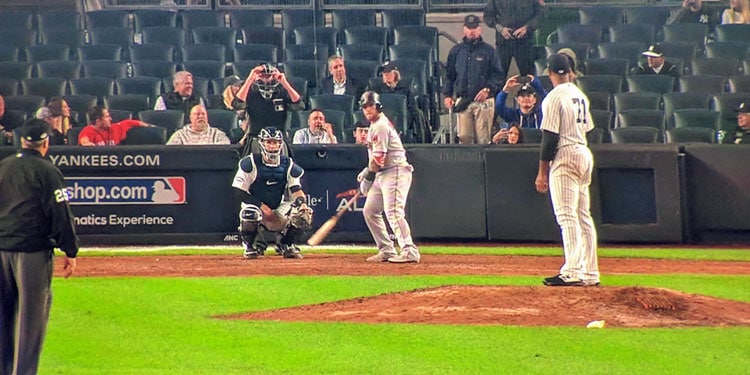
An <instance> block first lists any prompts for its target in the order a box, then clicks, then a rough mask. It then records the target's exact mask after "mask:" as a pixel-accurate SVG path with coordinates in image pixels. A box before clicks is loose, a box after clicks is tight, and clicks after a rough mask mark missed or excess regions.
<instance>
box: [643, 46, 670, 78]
mask: <svg viewBox="0 0 750 375" xmlns="http://www.w3.org/2000/svg"><path fill="white" fill-rule="evenodd" d="M642 55H643V56H645V57H646V62H647V65H646V66H643V64H638V66H637V67H635V68H634V69H633V73H635V74H661V75H670V76H672V77H674V78H675V79H678V78H679V77H680V68H678V67H677V65H674V64H672V63H671V62H669V61H667V59H666V58H665V57H664V49H663V48H662V47H661V46H660V45H659V44H652V45H650V46H649V47H648V49H647V50H646V51H644V52H643V53H642Z"/></svg>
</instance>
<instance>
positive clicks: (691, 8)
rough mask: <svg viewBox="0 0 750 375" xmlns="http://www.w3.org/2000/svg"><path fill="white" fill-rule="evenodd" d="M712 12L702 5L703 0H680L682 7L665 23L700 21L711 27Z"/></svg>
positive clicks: (712, 21)
mask: <svg viewBox="0 0 750 375" xmlns="http://www.w3.org/2000/svg"><path fill="white" fill-rule="evenodd" d="M713 14H714V12H713V11H711V10H709V9H707V8H706V7H704V6H703V0H682V8H680V10H679V11H677V13H675V15H674V16H672V18H670V19H669V20H667V25H671V24H673V23H702V24H705V25H709V28H710V29H713V26H714V25H713V24H714V19H713V18H714V17H713Z"/></svg>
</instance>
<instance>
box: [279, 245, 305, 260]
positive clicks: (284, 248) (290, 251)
mask: <svg viewBox="0 0 750 375" xmlns="http://www.w3.org/2000/svg"><path fill="white" fill-rule="evenodd" d="M279 248H280V249H281V252H282V254H283V255H284V258H287V259H302V254H300V252H299V248H298V247H297V246H295V245H279Z"/></svg>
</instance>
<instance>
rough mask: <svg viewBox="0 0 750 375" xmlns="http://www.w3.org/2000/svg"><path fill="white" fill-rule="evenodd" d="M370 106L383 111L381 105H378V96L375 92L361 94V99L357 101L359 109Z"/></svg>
mask: <svg viewBox="0 0 750 375" xmlns="http://www.w3.org/2000/svg"><path fill="white" fill-rule="evenodd" d="M370 104H375V108H376V109H377V110H378V111H382V110H383V105H382V104H380V95H379V94H378V93H376V92H375V91H365V92H364V94H362V97H361V98H360V99H359V107H360V108H362V107H364V106H366V105H370Z"/></svg>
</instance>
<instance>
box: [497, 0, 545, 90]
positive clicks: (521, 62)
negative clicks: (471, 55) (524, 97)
mask: <svg viewBox="0 0 750 375" xmlns="http://www.w3.org/2000/svg"><path fill="white" fill-rule="evenodd" d="M543 13H544V1H542V0H487V4H486V5H485V7H484V22H485V23H486V24H487V26H489V27H491V28H494V29H495V44H496V46H497V55H498V57H499V58H500V60H501V64H502V69H503V70H502V71H503V73H505V74H507V73H508V72H509V70H510V62H511V59H512V58H513V57H515V58H516V64H517V65H518V70H519V71H520V73H521V75H527V74H531V73H533V71H534V70H533V69H534V37H533V35H534V30H536V29H537V28H538V27H539V24H540V22H541V20H542V17H543ZM503 79H505V77H503Z"/></svg>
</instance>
